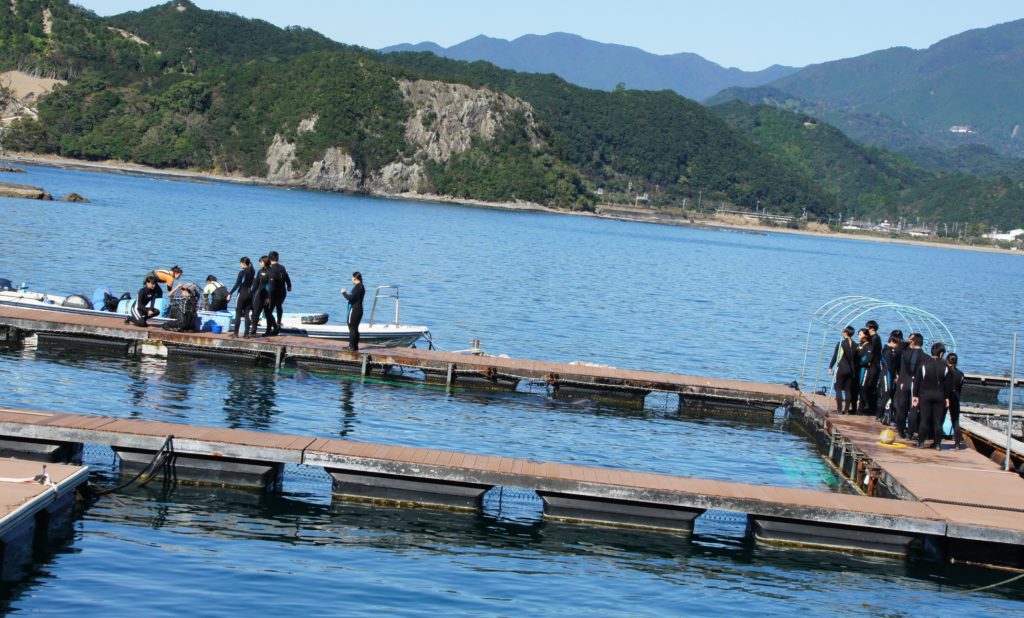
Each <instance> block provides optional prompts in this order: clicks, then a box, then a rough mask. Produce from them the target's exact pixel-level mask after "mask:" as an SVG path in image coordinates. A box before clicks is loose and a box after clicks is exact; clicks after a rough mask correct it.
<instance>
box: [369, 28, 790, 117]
mask: <svg viewBox="0 0 1024 618" xmlns="http://www.w3.org/2000/svg"><path fill="white" fill-rule="evenodd" d="M381 51H382V52H403V51H407V52H431V53H433V54H435V55H438V56H442V57H445V58H450V59H452V60H465V61H468V62H473V61H476V60H485V61H487V62H490V63H492V64H495V65H497V66H499V67H502V68H506V69H512V70H514V71H522V72H526V73H554V74H555V75H558V76H559V77H561V78H562V79H564V80H566V81H568V82H571V83H574V84H576V85H579V86H583V87H586V88H594V89H596V90H613V89H614V88H615V87H616V86H617V85H618V84H620V83H623V84H625V86H626V87H627V88H630V89H635V90H673V91H675V92H677V93H678V94H681V95H683V96H685V97H689V98H691V99H696V100H700V99H704V98H707V97H709V96H711V95H713V94H715V93H716V92H719V91H721V90H724V89H726V88H731V87H736V86H742V87H754V86H760V85H762V84H767V83H769V82H772V81H775V80H778V79H780V78H783V77H785V76H788V75H790V74H792V73H795V72H796V71H797V70H798V69H797V68H794V67H785V66H779V65H773V66H770V67H768V68H766V69H764V70H761V71H742V70H740V69H736V68H726V67H723V66H721V65H718V64H716V63H714V62H711V61H710V60H707V59H705V58H702V57H701V56H699V55H697V54H693V53H679V54H671V55H657V54H652V53H650V52H646V51H644V50H642V49H639V48H636V47H629V46H626V45H617V44H612V43H600V42H597V41H591V40H589V39H585V38H583V37H581V36H578V35H575V34H567V33H564V32H554V33H551V34H545V35H536V34H528V35H525V36H521V37H519V38H517V39H514V40H512V41H507V40H505V39H496V38H491V37H487V36H483V35H480V36H477V37H474V38H472V39H469V40H467V41H463V42H462V43H459V44H457V45H453V46H451V47H447V48H445V47H442V46H440V45H438V44H437V43H432V42H424V43H419V44H415V45H412V44H402V45H393V46H391V47H385V48H384V49H382V50H381Z"/></svg>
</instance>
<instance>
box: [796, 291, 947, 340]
mask: <svg viewBox="0 0 1024 618" xmlns="http://www.w3.org/2000/svg"><path fill="white" fill-rule="evenodd" d="M880 310H890V311H892V312H893V313H895V314H897V315H899V316H900V318H902V320H903V322H904V324H906V326H907V329H908V331H909V332H919V333H921V334H922V335H925V338H926V340H927V341H932V342H935V341H941V342H942V343H944V344H946V349H948V350H949V351H950V352H952V351H954V350H956V338H955V337H953V333H952V332H950V330H949V328H948V327H947V326H946V324H945V323H944V322H943V321H942V320H940V319H939V318H938V317H936V316H935V315H934V314H932V313H929V312H927V311H925V310H923V309H918V308H917V307H911V306H910V305H902V304H899V303H894V302H890V301H886V300H881V299H878V298H872V297H870V296H841V297H839V298H835V299H832V300H830V301H829V302H827V303H825V304H824V305H822V306H821V307H818V309H817V311H815V312H814V319H815V320H816V321H818V322H819V323H820V324H822V325H824V326H826V327H832V328H834V329H839V328H843V326H845V325H847V324H851V323H853V322H854V321H856V320H857V318H859V317H861V316H863V315H864V314H865V313H868V312H869V311H880ZM844 312H845V313H844ZM914 318H918V319H914Z"/></svg>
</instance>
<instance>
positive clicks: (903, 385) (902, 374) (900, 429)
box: [895, 333, 924, 438]
mask: <svg viewBox="0 0 1024 618" xmlns="http://www.w3.org/2000/svg"><path fill="white" fill-rule="evenodd" d="M908 341H909V345H908V346H907V347H906V348H905V349H904V350H903V352H902V353H900V365H899V373H898V374H897V375H896V393H895V398H896V432H897V433H898V434H899V436H900V437H901V438H908V437H910V436H912V435H913V434H914V433H915V432H916V431H917V424H918V423H917V421H918V415H917V414H916V413H913V414H911V411H912V410H916V408H914V407H913V398H912V396H911V390H912V386H913V382H914V375H915V373H916V372H917V368H918V366H919V365H920V364H921V357H922V356H924V353H923V352H922V351H921V345H922V344H923V343H924V337H922V336H921V333H914V334H912V335H911V336H910V339H909V340H908ZM908 432H909V433H908Z"/></svg>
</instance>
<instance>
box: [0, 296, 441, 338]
mask: <svg viewBox="0 0 1024 618" xmlns="http://www.w3.org/2000/svg"><path fill="white" fill-rule="evenodd" d="M0 282H4V283H5V284H6V285H2V286H0V306H8V307H20V308H24V309H40V310H44V311H50V312H54V313H71V314H76V315H97V316H111V315H128V313H129V312H130V311H131V307H132V303H134V302H135V301H134V300H133V299H131V298H126V297H123V298H120V299H114V300H115V301H116V303H117V310H116V311H111V310H110V307H112V306H113V303H109V304H108V303H106V302H104V296H106V297H107V299H108V300H109V298H110V293H109V290H108V289H107V288H98V289H97V290H96V293H95V294H94V295H93V298H92V299H90V298H87V297H86V296H85V295H82V294H70V295H68V296H60V295H57V294H46V293H42V292H31V291H29V290H28V288H27V286H25V285H24V284H23V285H22V287H20V288H18V289H12V286H11V285H10V283H9V282H8V281H7V280H3V279H0ZM104 291H106V293H105V294H104ZM125 296H127V295H125ZM387 300H393V301H394V309H395V314H394V315H395V319H394V321H389V320H384V321H380V320H377V319H376V318H377V306H378V302H379V301H387ZM97 304H99V305H100V306H101V308H99V309H97V308H96V305H97ZM169 304H170V303H169V300H168V299H167V298H166V297H164V298H159V299H157V301H156V303H155V307H156V308H157V309H159V310H160V315H159V316H156V317H153V318H150V319H149V323H150V324H152V325H154V326H161V325H163V324H165V323H167V322H168V321H170V317H169V316H168V310H169ZM234 318H235V315H234V312H232V311H199V312H197V315H196V324H195V330H197V331H200V332H202V331H207V332H208V331H220V332H225V333H226V332H230V331H231V329H232V325H233V322H234ZM329 319H330V316H329V315H328V314H327V313H294V312H292V313H285V314H283V316H282V319H281V334H282V335H290V336H296V337H313V338H318V339H332V340H336V341H345V342H347V341H348V335H349V332H348V325H347V324H342V325H337V324H329V323H328V321H329ZM260 326H262V327H266V322H265V321H264V320H261V321H260ZM420 339H425V340H426V341H427V343H428V345H429V346H430V347H431V348H432V347H433V344H432V342H431V339H430V329H428V328H427V327H426V326H414V325H408V324H402V323H401V321H400V298H399V288H398V286H392V285H381V286H377V288H376V293H375V294H374V297H373V306H372V307H371V309H370V316H369V320H368V321H367V322H363V323H361V324H360V325H359V340H360V343H362V344H365V345H368V346H379V347H389V348H399V347H404V348H407V347H411V346H413V345H415V344H416V342H417V341H419V340H420Z"/></svg>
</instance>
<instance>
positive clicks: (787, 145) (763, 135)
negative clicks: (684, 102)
mask: <svg viewBox="0 0 1024 618" xmlns="http://www.w3.org/2000/svg"><path fill="white" fill-rule="evenodd" d="M712 109H714V111H715V112H716V113H718V114H719V115H720V116H721V117H722V118H723V119H724V120H726V121H727V122H728V123H729V124H730V126H732V127H733V128H735V129H736V130H737V131H739V132H741V133H743V134H744V135H746V136H748V137H749V138H750V139H751V140H753V141H754V142H755V143H757V144H759V145H761V146H762V147H764V148H765V149H767V150H769V151H770V152H773V153H775V154H776V156H778V157H779V158H781V159H782V160H783V161H785V162H786V163H788V164H789V165H792V166H794V167H796V168H797V169H800V170H801V171H803V172H804V173H805V174H806V175H808V176H809V177H811V178H814V179H815V180H816V181H817V182H818V184H819V185H820V186H821V187H823V188H824V189H825V190H826V191H828V192H829V193H831V194H832V195H834V196H835V197H836V199H837V200H838V201H839V204H840V208H841V209H842V212H843V214H844V217H845V218H847V219H850V218H862V217H870V218H874V219H882V218H888V219H890V220H896V219H899V218H901V217H902V218H905V219H907V220H910V221H913V220H915V219H917V218H921V219H922V220H925V221H944V222H947V223H954V222H957V223H969V222H983V223H984V224H985V225H994V226H998V227H1003V228H1009V227H1013V226H1016V225H1019V223H1020V222H1021V221H1024V188H1022V186H1021V180H1020V178H1019V177H1017V178H1012V177H1009V176H1007V175H1005V174H1002V173H1000V172H1007V171H1014V169H1013V168H1012V167H1009V168H1007V167H1004V164H1005V159H1006V158H1005V157H1000V156H999V155H995V153H993V152H992V151H990V150H987V149H985V148H984V147H974V150H975V151H978V150H982V151H987V152H988V153H990V154H991V155H992V157H991V158H990V165H989V169H988V170H987V171H989V172H992V177H991V178H979V177H976V176H972V175H969V174H964V173H958V172H955V171H947V172H942V171H939V172H933V171H930V170H927V169H924V168H923V167H921V166H919V165H917V164H915V163H913V162H912V161H910V160H909V159H907V158H904V157H901V156H897V155H894V154H892V153H891V152H889V151H886V150H883V149H881V148H875V147H868V146H862V145H860V144H858V143H856V142H854V141H853V140H851V139H850V138H848V137H847V136H846V135H844V134H843V133H842V132H841V131H839V130H838V129H836V128H835V127H832V126H829V125H827V124H825V123H823V122H820V121H818V120H817V119H815V118H813V117H810V116H806V115H803V114H798V113H795V112H789V111H786V110H781V109H778V108H775V107H771V106H768V105H747V104H745V103H741V102H739V101H732V102H730V103H725V104H722V105H719V106H716V107H714V108H712ZM936 152H938V151H934V150H922V151H920V152H919V156H921V157H926V156H930V157H933V159H934V161H933V163H934V165H933V167H934V168H940V167H942V166H943V165H945V166H946V167H947V169H949V170H952V169H953V168H954V167H956V166H955V165H952V164H949V163H948V162H945V161H944V160H943V159H942V158H941V155H937V154H936ZM982 154H983V153H982V152H973V153H971V154H970V155H968V156H971V157H973V158H974V159H975V160H977V161H981V160H982V159H981V157H982ZM1018 173H1019V172H1018Z"/></svg>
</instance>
